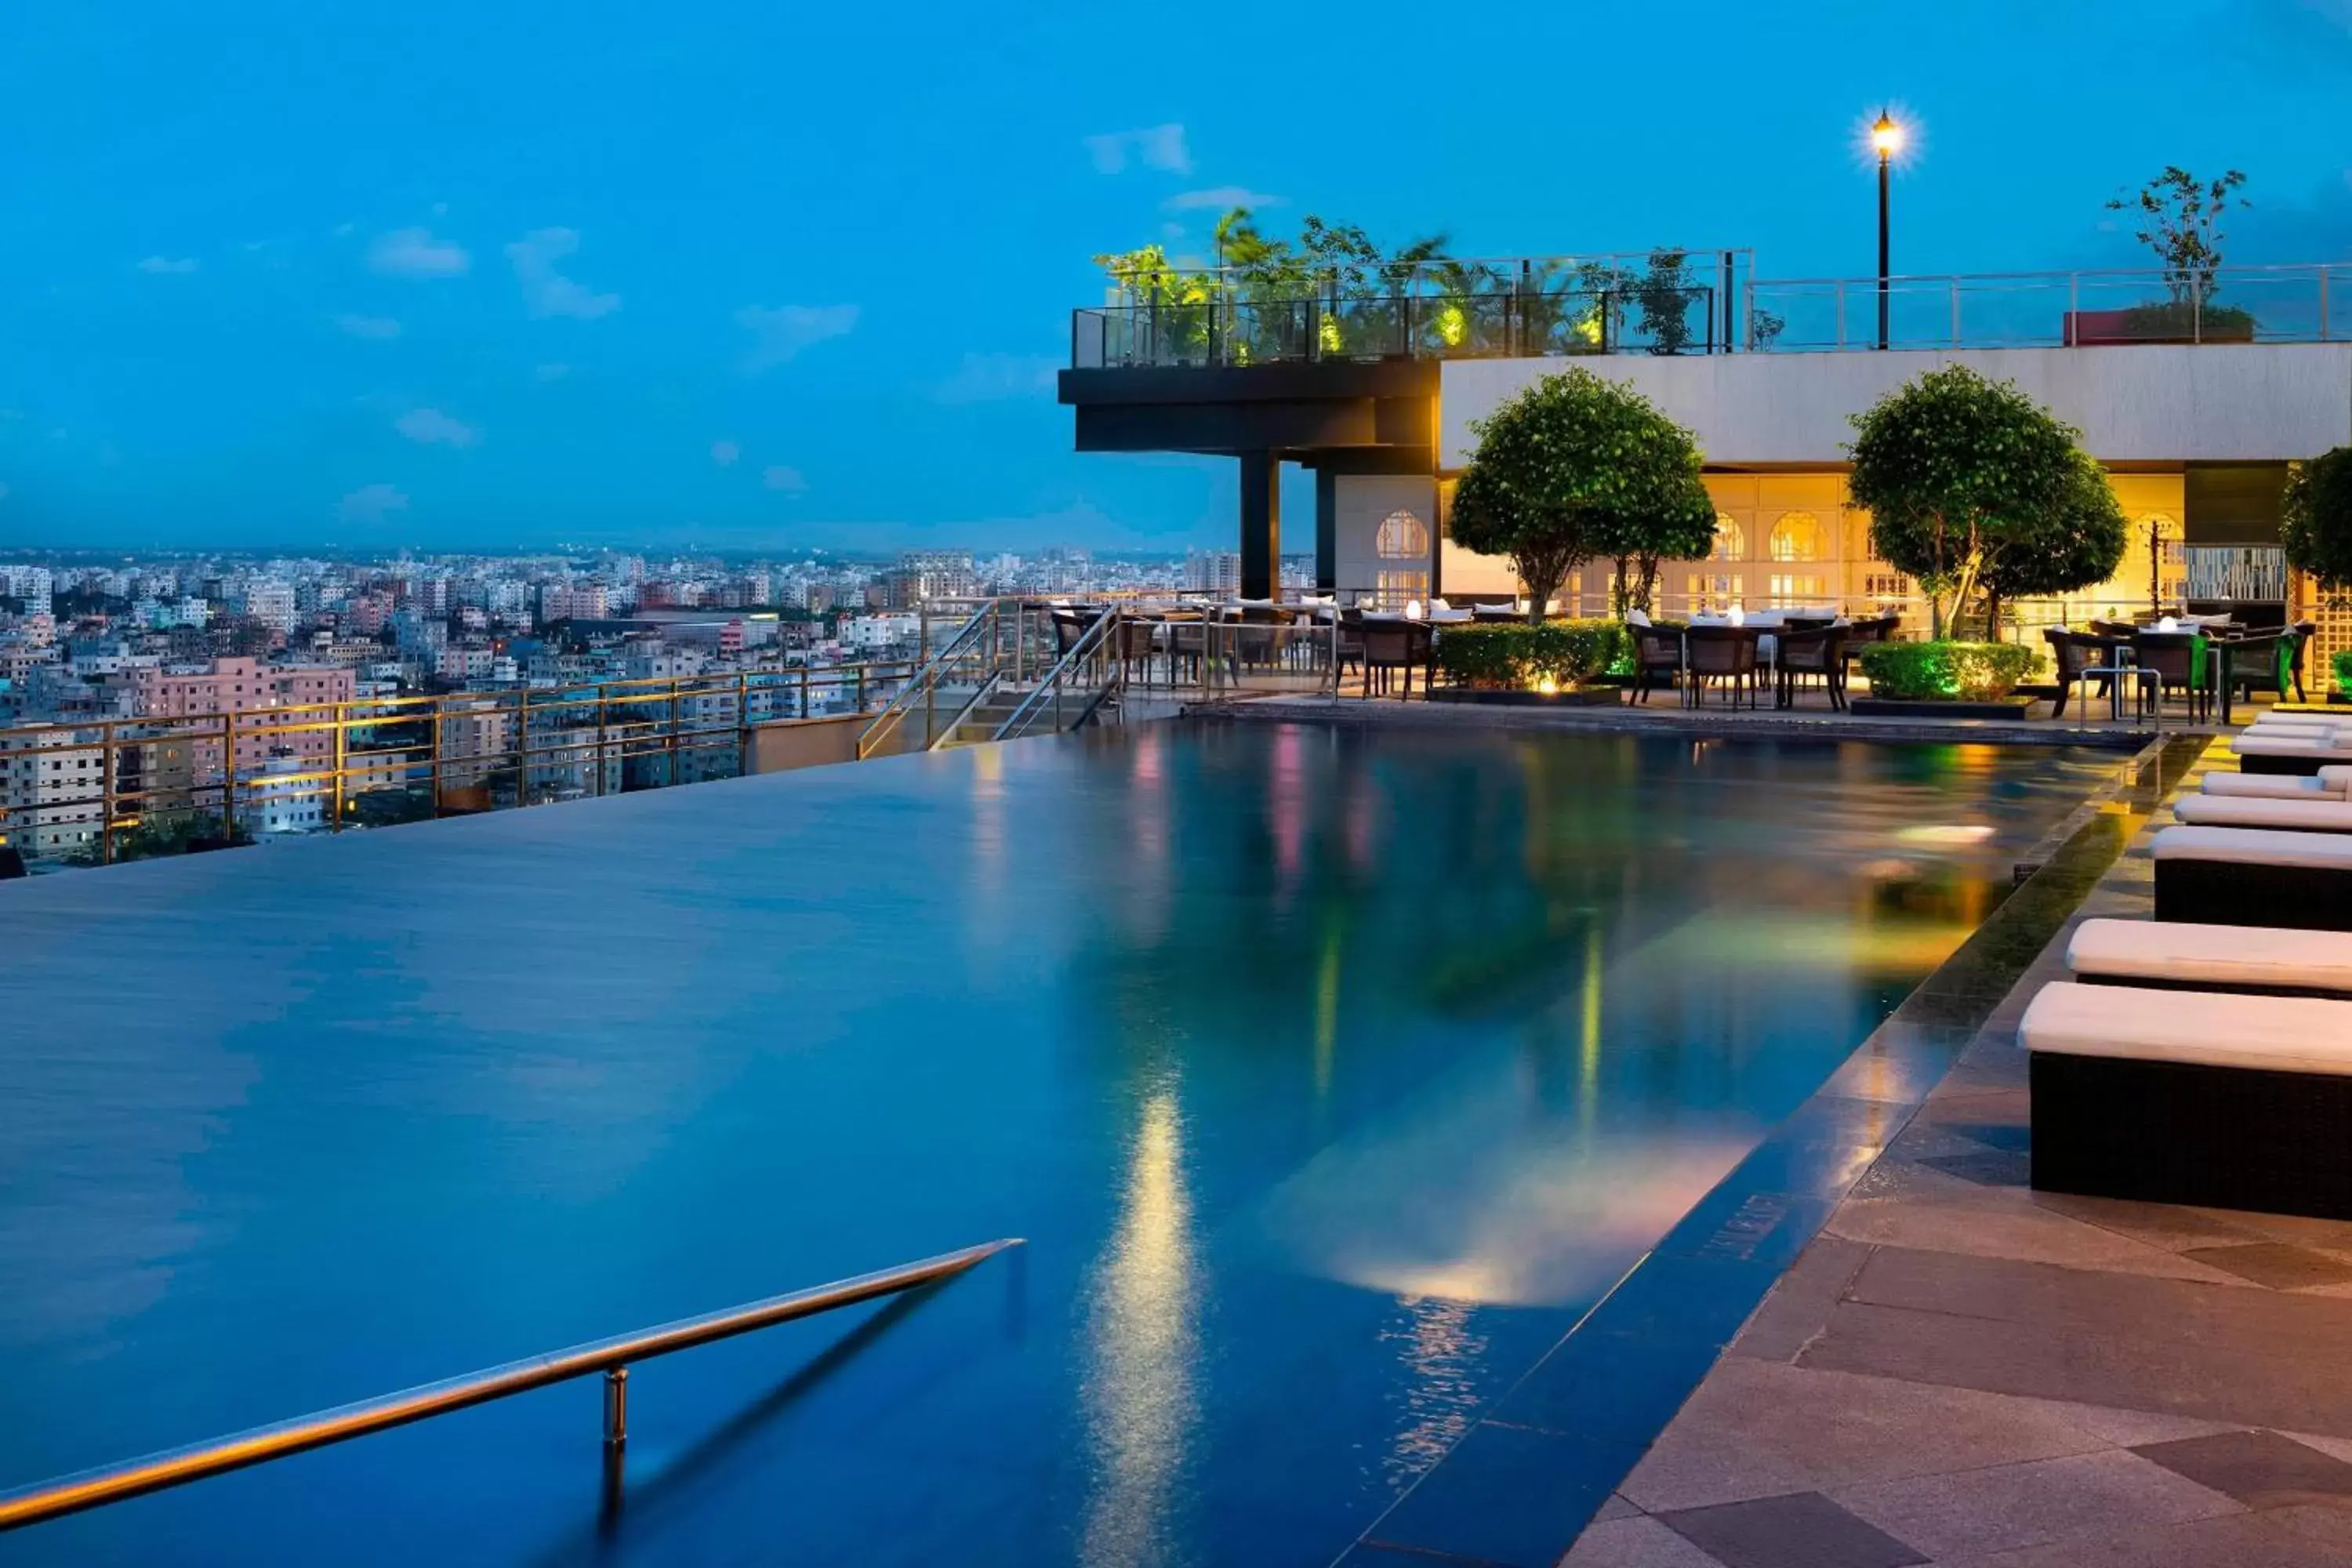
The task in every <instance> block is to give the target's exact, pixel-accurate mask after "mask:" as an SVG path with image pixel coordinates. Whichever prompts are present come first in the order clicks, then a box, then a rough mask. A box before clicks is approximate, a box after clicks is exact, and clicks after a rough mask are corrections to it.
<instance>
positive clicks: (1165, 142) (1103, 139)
mask: <svg viewBox="0 0 2352 1568" xmlns="http://www.w3.org/2000/svg"><path fill="white" fill-rule="evenodd" d="M1086 144H1087V154H1088V155H1089V156H1091V157H1092V158H1093V159H1094V161H1095V172H1096V173H1097V174H1119V173H1122V172H1123V171H1124V170H1125V169H1126V168H1127V166H1128V164H1129V163H1130V162H1133V163H1140V164H1142V165H1143V166H1144V167H1145V168H1147V169H1159V170H1161V171H1163V172H1165V173H1167V174H1191V173H1192V153H1189V152H1187V151H1186V150H1185V147H1184V128H1183V127H1182V126H1181V125H1178V124H1175V123H1172V122H1171V123H1170V124H1167V125H1148V126H1145V127H1144V128H1143V129H1142V130H1140V131H1111V132H1104V133H1103V134H1102V135H1099V136H1089V137H1087V138H1086Z"/></svg>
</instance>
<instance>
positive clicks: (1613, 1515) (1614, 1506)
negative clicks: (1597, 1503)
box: [1592, 1492, 1642, 1524]
mask: <svg viewBox="0 0 2352 1568" xmlns="http://www.w3.org/2000/svg"><path fill="white" fill-rule="evenodd" d="M1641 1511H1642V1510H1640V1509H1638V1508H1635V1507H1634V1506H1633V1504H1632V1503H1630V1502H1627V1501H1626V1500H1624V1499H1623V1498H1622V1497H1621V1496H1620V1495H1618V1494H1617V1493H1615V1492H1611V1493H1610V1494H1609V1497H1608V1499H1607V1500H1606V1501H1604V1502H1602V1503H1601V1507H1600V1508H1599V1509H1598V1510H1595V1511H1594V1513H1593V1515H1592V1522H1593V1523H1595V1524H1606V1523H1608V1522H1609V1521H1611V1520H1612V1519H1631V1518H1633V1516H1634V1515H1635V1514H1637V1513H1640V1512H1641Z"/></svg>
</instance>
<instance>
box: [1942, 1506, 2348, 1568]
mask: <svg viewBox="0 0 2352 1568" xmlns="http://www.w3.org/2000/svg"><path fill="white" fill-rule="evenodd" d="M2346 1561H2347V1559H2346V1558H2345V1557H2343V1556H2340V1555H2334V1554H2330V1553H2328V1552H2326V1551H2325V1550H2324V1549H2322V1548H2316V1547H2315V1546H2314V1544H2313V1543H2312V1542H2309V1541H2308V1540H2307V1539H2304V1538H2299V1537H2298V1536H2297V1535H2296V1534H2295V1533H2294V1531H2293V1530H2292V1528H2291V1527H2290V1526H2289V1525H2288V1524H2287V1523H2286V1521H2284V1518H2283V1516H2282V1515H2281V1514H2278V1513H2233V1514H2222V1515H2220V1516H2218V1517H2215V1518H2211V1519H2200V1520H2191V1521H2189V1522H2187V1523H2185V1524H2152V1525H2140V1526H2137V1527H2135V1528H2133V1529H2130V1530H2126V1531H2118V1532H2116V1533H2115V1534H2112V1535H2105V1536H2077V1537H2075V1538H2074V1539H2073V1540H2069V1541H2062V1542H2050V1543H2045V1544H2043V1545H2039V1546H2026V1547H2020V1548H2018V1549H2017V1550H2015V1551H2011V1552H1990V1553H1984V1554H1979V1555H1976V1556H1970V1557H1948V1558H1946V1559H1944V1560H1943V1562H1941V1563H1938V1564H1937V1568H2343V1565H2344V1563H2346Z"/></svg>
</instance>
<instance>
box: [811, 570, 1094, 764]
mask: <svg viewBox="0 0 2352 1568" xmlns="http://www.w3.org/2000/svg"><path fill="white" fill-rule="evenodd" d="M1045 616H1046V611H1045V606H1043V605H1038V604H1035V603H1033V602H1031V601H1028V600H1025V599H1013V598H1003V599H991V600H988V601H986V602H985V603H983V604H982V605H981V607H980V608H979V609H978V610H977V611H976V612H974V613H973V615H972V616H971V619H969V620H967V621H966V622H964V624H963V625H962V626H961V627H959V628H958V629H957V631H956V632H955V634H954V635H953V636H952V637H949V638H948V640H947V641H946V642H945V643H944V644H942V645H941V646H940V649H939V651H938V652H936V653H934V654H932V655H931V657H930V658H929V659H927V660H925V661H924V663H923V666H922V668H920V669H919V670H917V671H916V672H915V673H914V675H913V676H912V677H911V678H910V679H908V681H907V683H906V685H905V686H904V687H902V688H900V689H899V691H898V695H897V696H895V697H893V698H892V699H891V700H889V701H888V702H887V703H886V704H884V705H883V708H882V710H881V711H880V712H879V713H877V714H876V715H875V716H874V719H873V721H871V722H870V723H868V724H867V725H866V728H865V730H864V731H862V732H861V733H860V734H859V735H858V737H857V756H858V760H860V761H861V762H862V761H864V760H866V758H869V757H873V756H876V755H878V754H880V753H881V752H883V751H884V750H885V749H886V748H888V747H891V746H892V745H893V743H894V742H896V746H897V749H898V750H902V751H930V750H932V749H934V748H936V747H938V746H939V745H940V744H942V743H943V742H946V741H947V740H948V738H949V737H950V736H952V735H953V734H954V733H955V731H956V729H957V727H958V726H959V725H961V723H963V721H965V720H966V719H968V718H969V717H970V716H971V713H972V712H973V711H974V710H977V709H978V708H979V707H980V705H981V704H982V703H983V702H985V701H986V700H988V698H989V696H990V695H991V694H992V692H993V691H994V690H995V689H996V687H997V684H998V683H999V682H1000V681H1003V680H1007V679H1010V680H1016V681H1017V680H1021V679H1026V678H1027V676H1028V673H1029V672H1030V671H1031V670H1033V669H1043V668H1045V666H1046V664H1047V663H1048V661H1049V658H1050V655H1049V654H1048V653H1047V652H1046V649H1047V648H1048V647H1050V646H1051V644H1050V642H1048V641H1047V640H1046V639H1047V638H1049V637H1050V636H1051V626H1050V624H1049V623H1048V622H1047V621H1046V619H1045ZM943 713H944V718H943V717H942V714H943ZM917 719H919V726H918V727H916V728H913V729H909V727H908V725H909V721H912V720H917ZM902 737H903V738H902Z"/></svg>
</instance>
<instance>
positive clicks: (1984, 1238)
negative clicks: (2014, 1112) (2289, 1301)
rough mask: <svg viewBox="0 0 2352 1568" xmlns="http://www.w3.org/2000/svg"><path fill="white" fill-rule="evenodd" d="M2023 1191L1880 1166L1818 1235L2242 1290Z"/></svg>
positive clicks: (2214, 1272)
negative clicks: (2163, 1278)
mask: <svg viewBox="0 0 2352 1568" xmlns="http://www.w3.org/2000/svg"><path fill="white" fill-rule="evenodd" d="M2035 1196H2036V1194H2033V1193H2032V1192H2031V1191H2030V1190H2028V1189H2026V1188H2022V1187H2007V1186H1999V1185H1989V1184H1984V1183H1980V1182H1972V1181H1967V1180H1964V1179H1962V1178H1961V1177H1959V1176H1957V1175H1952V1174H1948V1173H1945V1172H1942V1171H1940V1170H1937V1169H1936V1168H1935V1167H1933V1166H1929V1165H1924V1164H1920V1163H1916V1162H1913V1163H1893V1162H1882V1163H1880V1164H1879V1166H1878V1167H1877V1168H1875V1169H1874V1170H1873V1171H1872V1172H1871V1173H1870V1176H1869V1179H1868V1181H1867V1183H1866V1184H1857V1187H1856V1192H1855V1195H1854V1196H1853V1198H1850V1199H1849V1200H1848V1201H1847V1202H1846V1203H1844V1204H1843V1205H1841V1206H1840V1207H1839V1209H1838V1210H1837V1212H1836V1213H1835V1214H1833V1215H1831V1216H1830V1218H1829V1221H1828V1223H1827V1224H1826V1225H1825V1226H1823V1227H1822V1228H1823V1230H1824V1231H1825V1232H1826V1233H1827V1234H1829V1235H1831V1236H1835V1237H1843V1238H1844V1239H1845V1240H1848V1241H1858V1242H1866V1243H1869V1244H1872V1245H1874V1246H1878V1247H1890V1248H1906V1249H1909V1250H1913V1251H1918V1252H1933V1253H1943V1254H1950V1255H1958V1256H1964V1257H1971V1258H1988V1259H2003V1260H2008V1261H2013V1262H2021V1263H2040V1264H2057V1265H2063V1266H2065V1267H2067V1268H2078V1269H2097V1270H2102V1271H2105V1272H2109V1273H2116V1274H2132V1275H2158V1276H2162V1277H2165V1278H2168V1279H2184V1280H2196V1281H2200V1282H2203V1283H2207V1284H2214V1285H2226V1286H2230V1287H2233V1288H2242V1287H2243V1286H2244V1284H2245V1281H2244V1280H2242V1279H2240V1278H2239V1277H2238V1276H2236V1275H2233V1274H2231V1273H2229V1272H2228V1271H2226V1270H2223V1269H2219V1268H2213V1267H2211V1266H2210V1265H2208V1264H2202V1263H2199V1262H2197V1261H2195V1260H2193V1259H2189V1258H2183V1257H2182V1256H2181V1255H2180V1254H2179V1253H2178V1252H2172V1251H2168V1250H2166V1249H2165V1248H2163V1247H2152V1246H2149V1245H2148V1244H2147V1243H2146V1242H2142V1241H2137V1240H2134V1239H2133V1238H2132V1237H2127V1236H2122V1235H2118V1234H2117V1233H2116V1232H2115V1231H2112V1230H2108V1229H2105V1228H2102V1227H2100V1226H2093V1225H2085V1224H2083V1223H2082V1222H2081V1221H2079V1220H2074V1219H2071V1218H2069V1217H2068V1216H2066V1215H2063V1214H2059V1213H2056V1212H2054V1211H2053V1210H2051V1209H2050V1208H2048V1207H2046V1206H2044V1205H2042V1204H2039V1203H2037V1202H2035V1201H2034V1199H2035Z"/></svg>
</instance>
